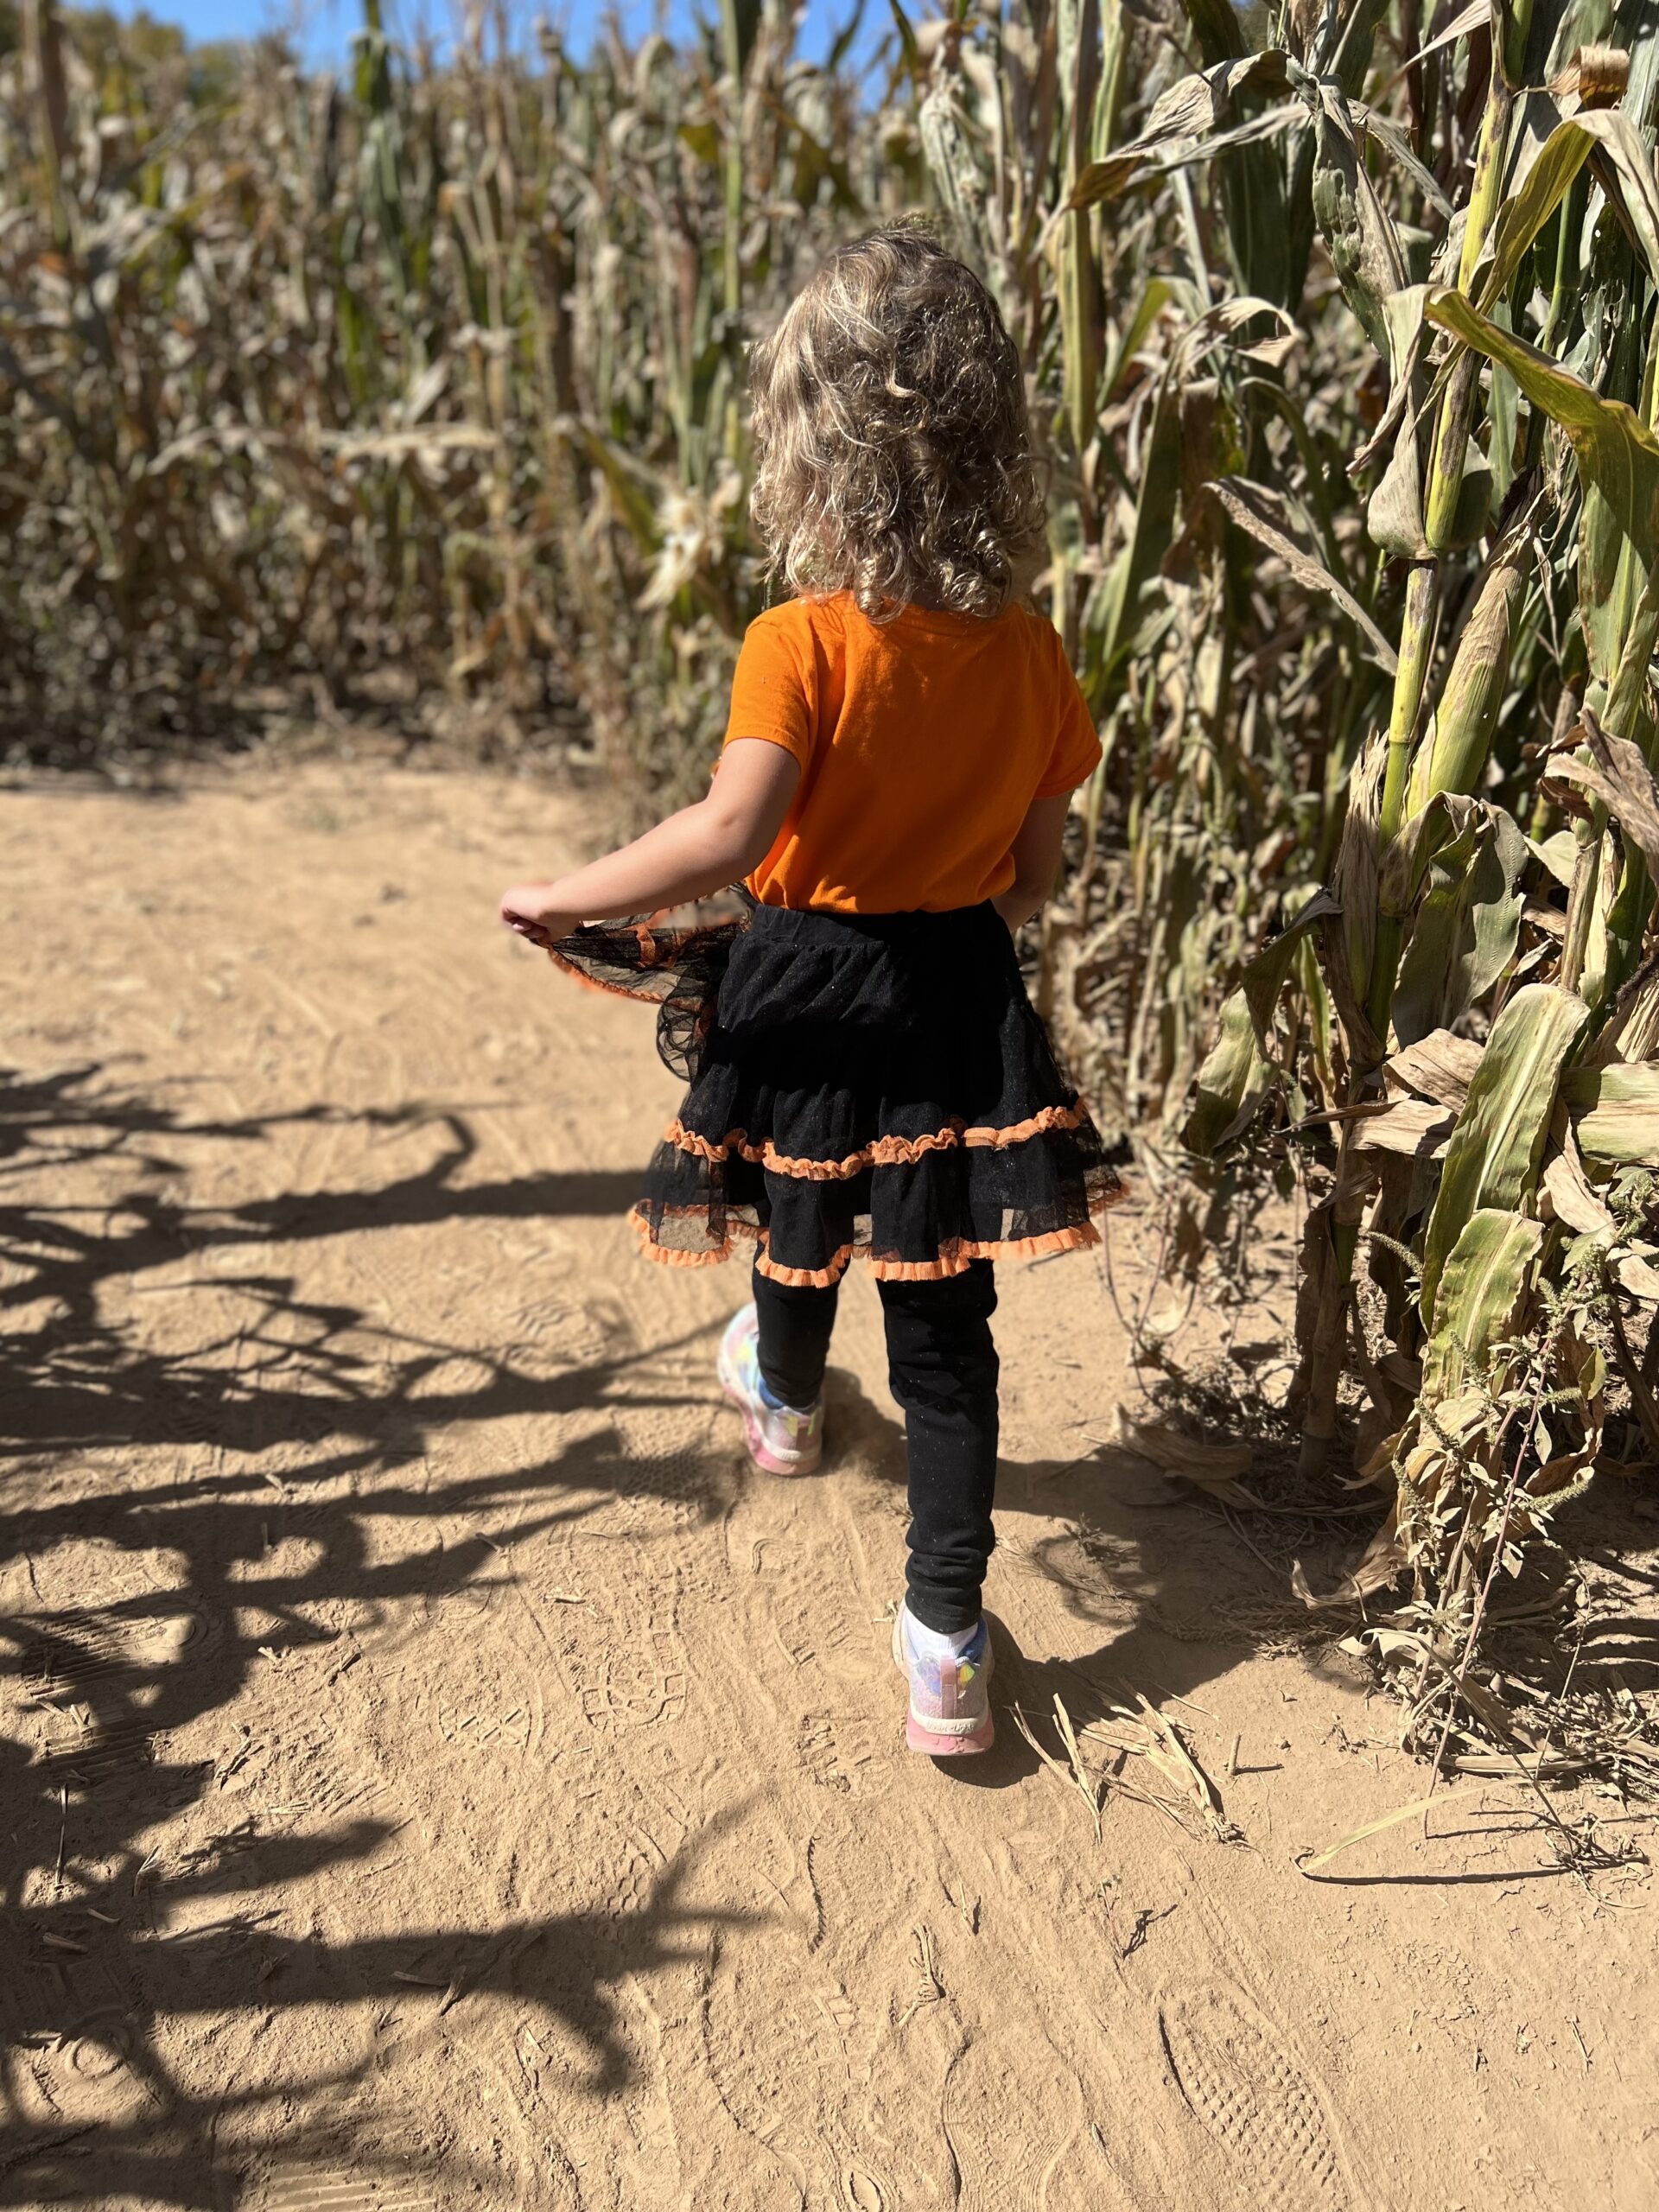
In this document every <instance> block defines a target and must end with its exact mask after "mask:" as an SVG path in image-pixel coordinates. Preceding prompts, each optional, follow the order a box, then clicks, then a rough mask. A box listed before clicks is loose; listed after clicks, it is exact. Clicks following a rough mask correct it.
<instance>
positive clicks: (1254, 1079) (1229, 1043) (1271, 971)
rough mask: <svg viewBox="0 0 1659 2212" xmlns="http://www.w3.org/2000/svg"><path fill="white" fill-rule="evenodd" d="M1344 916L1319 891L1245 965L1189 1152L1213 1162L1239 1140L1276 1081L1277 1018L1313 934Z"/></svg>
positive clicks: (1209, 1070) (1189, 1135)
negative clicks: (1333, 918)
mask: <svg viewBox="0 0 1659 2212" xmlns="http://www.w3.org/2000/svg"><path fill="white" fill-rule="evenodd" d="M1338 912H1341V909H1340V908H1339V907H1338V904H1337V902H1336V900H1335V899H1333V898H1332V895H1331V893H1329V892H1328V891H1317V892H1315V893H1314V894H1313V897H1312V898H1311V899H1308V900H1307V902H1306V905H1305V906H1303V907H1302V908H1301V909H1300V912H1298V914H1297V916H1296V918H1295V920H1294V921H1293V922H1291V923H1289V924H1288V925H1287V927H1286V928H1284V929H1283V930H1281V931H1280V933H1279V935H1278V936H1277V937H1276V938H1274V940H1273V942H1272V944H1268V945H1264V946H1263V947H1262V950H1261V951H1260V952H1258V953H1257V954H1256V956H1255V958H1254V959H1253V960H1249V961H1247V962H1246V963H1245V964H1244V967H1243V970H1242V972H1241V975H1240V978H1239V982H1238V986H1237V988H1236V989H1235V990H1233V991H1231V992H1230V993H1229V994H1228V996H1227V999H1226V1002H1225V1003H1224V1006H1223V1007H1222V1010H1221V1024H1220V1033H1219V1035H1218V1036H1217V1040H1216V1043H1215V1046H1214V1047H1213V1048H1212V1050H1211V1052H1210V1054H1209V1057H1208V1058H1206V1059H1205V1063H1204V1065H1203V1066H1202V1067H1201V1068H1200V1069H1199V1070H1198V1100H1197V1103H1196V1104H1195V1105H1194V1107H1193V1109H1192V1114H1191V1116H1189V1117H1188V1120H1187V1123H1186V1127H1185V1129H1184V1130H1183V1131H1182V1132H1181V1141H1182V1142H1183V1143H1184V1144H1185V1146H1186V1147H1187V1150H1188V1151H1189V1152H1194V1153H1197V1154H1198V1155H1199V1156H1200V1157H1201V1158H1203V1159H1205V1160H1209V1159H1213V1158H1214V1156H1215V1155H1216V1154H1217V1152H1219V1151H1221V1150H1223V1149H1224V1147H1226V1146H1227V1145H1229V1144H1230V1143H1232V1142H1233V1141H1234V1140H1235V1139H1236V1138H1237V1137H1239V1136H1241V1135H1243V1132H1244V1131H1245V1130H1246V1129H1247V1128H1249V1125H1250V1123H1251V1122H1252V1121H1253V1120H1254V1119H1255V1112H1256V1109H1257V1108H1258V1107H1259V1106H1260V1105H1261V1103H1262V1100H1263V1099H1264V1098H1265V1097H1266V1096H1267V1094H1268V1091H1269V1090H1271V1088H1272V1087H1273V1084H1274V1082H1275V1081H1276V1080H1277V1071H1276V1070H1275V1069H1274V1065H1273V1061H1272V1059H1271V1058H1270V1053H1271V1050H1272V1046H1273V1014H1274V1006H1275V1004H1276V1003H1277V1001H1278V997H1279V994H1280V992H1281V990H1282V989H1283V988H1284V986H1285V983H1286V982H1287V979H1288V978H1289V976H1290V974H1291V972H1292V970H1293V969H1294V967H1295V965H1296V960H1297V954H1298V950H1299V949H1300V945H1301V944H1302V941H1303V939H1304V938H1306V936H1307V933H1308V931H1310V930H1312V929H1313V928H1314V927H1315V925H1317V924H1319V923H1321V922H1323V921H1325V919H1326V918H1328V917H1330V916H1332V915H1334V914H1337V913H1338Z"/></svg>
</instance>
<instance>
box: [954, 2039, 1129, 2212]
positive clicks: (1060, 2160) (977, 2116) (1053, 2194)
mask: <svg viewBox="0 0 1659 2212" xmlns="http://www.w3.org/2000/svg"><path fill="white" fill-rule="evenodd" d="M940 2120H941V2122H942V2124H943V2126H944V2134H945V2139H946V2140H947V2141H948V2142H949V2144H950V2154H951V2156H952V2158H955V2160H956V2162H957V2171H958V2173H959V2174H960V2175H961V2177H962V2194H961V2197H960V2200H959V2201H960V2203H961V2206H962V2208H963V2212H1084V2208H1085V2206H1086V2207H1088V2208H1089V2212H1096V2208H1099V2212H1106V2209H1107V2207H1108V2206H1109V2205H1110V2203H1111V2200H1110V2198H1109V2196H1103V2195H1101V2194H1098V2193H1094V2194H1085V2195H1078V2194H1077V2193H1076V2192H1075V2189H1074V2187H1073V2186H1072V2183H1065V2186H1064V2187H1062V2188H1061V2189H1059V2190H1057V2189H1056V2187H1055V2184H1056V2183H1060V2182H1061V2181H1062V2177H1063V2176H1064V2175H1065V2172H1066V2171H1067V2170H1068V2169H1071V2168H1073V2167H1074V2164H1075V2162H1074V2160H1073V2158H1072V2153H1073V2151H1074V2148H1075V2147H1076V2146H1077V2144H1078V2141H1079V2139H1080V2138H1081V2137H1082V2136H1083V2135H1084V2133H1085V2130H1086V2126H1087V2123H1086V2120H1085V2118H1084V2109H1083V2092H1082V2090H1081V2088H1080V2087H1079V2086H1078V2083H1077V2080H1076V2078H1075V2076H1073V2075H1071V2074H1069V2073H1068V2072H1067V2070H1066V2067H1065V2062H1064V2061H1063V2060H1062V2059H1061V2058H1060V2056H1059V2055H1058V2052H1056V2051H1055V2050H1052V2048H1050V2047H1049V2045H1048V2044H1046V2042H1045V2043H1041V2044H1039V2046H1038V2047H1036V2048H1033V2044H1032V2041H1031V2038H1030V2037H1028V2036H1020V2037H1018V2039H1017V2041H1016V2040H1015V2039H1014V2036H1013V2034H1012V2031H1010V2032H1009V2033H1007V2034H999V2033H998V2032H997V2031H996V2030H995V2029H992V2030H990V2031H987V2032H985V2033H983V2034H981V2035H976V2036H975V2037H972V2038H971V2039H970V2040H969V2041H968V2042H967V2043H966V2044H964V2045H963V2049H962V2050H961V2052H960V2053H959V2055H958V2056H957V2060H956V2062H955V2063H954V2064H953V2065H952V2067H951V2069H950V2074H949V2075H948V2076H947V2077H946V2080H945V2084H944V2097H943V2099H942V2100H941V2105H940ZM1072 2178H1073V2182H1075V2173H1073V2177H1072Z"/></svg>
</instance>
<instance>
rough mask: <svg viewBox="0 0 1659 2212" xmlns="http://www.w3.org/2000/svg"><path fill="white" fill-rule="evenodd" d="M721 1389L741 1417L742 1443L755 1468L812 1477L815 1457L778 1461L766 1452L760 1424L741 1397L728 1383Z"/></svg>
mask: <svg viewBox="0 0 1659 2212" xmlns="http://www.w3.org/2000/svg"><path fill="white" fill-rule="evenodd" d="M721 1389H722V1390H723V1391H724V1392H725V1394H726V1397H727V1399H728V1402H729V1403H731V1404H732V1405H734V1406H735V1407H736V1408H737V1410H738V1411H739V1413H740V1414H742V1416H743V1441H744V1443H745V1444H746V1445H747V1447H748V1453H749V1457H750V1459H753V1462H754V1464H755V1465H756V1466H757V1467H760V1468H762V1469H763V1470H764V1471H766V1473H767V1474H769V1475H813V1474H816V1473H817V1470H818V1462H817V1458H816V1457H815V1458H813V1459H779V1456H778V1454H777V1453H776V1452H768V1451H767V1449H766V1444H765V1442H764V1440H763V1439H762V1437H761V1434H760V1422H759V1421H756V1419H755V1418H754V1415H753V1414H752V1413H751V1412H750V1411H749V1408H748V1407H747V1405H746V1404H745V1403H744V1402H743V1399H742V1397H741V1395H739V1393H738V1392H737V1391H735V1390H734V1389H732V1387H731V1385H730V1384H729V1383H725V1382H722V1383H721Z"/></svg>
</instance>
